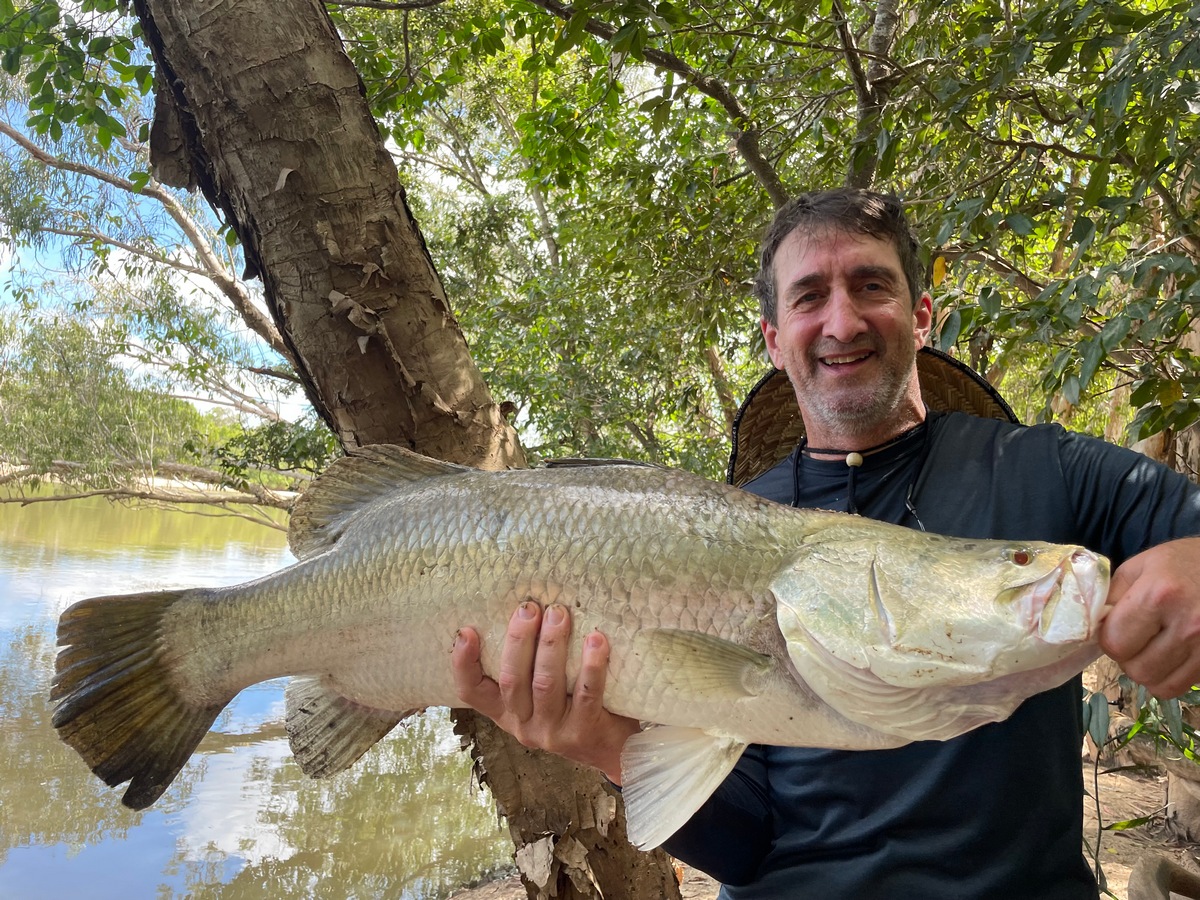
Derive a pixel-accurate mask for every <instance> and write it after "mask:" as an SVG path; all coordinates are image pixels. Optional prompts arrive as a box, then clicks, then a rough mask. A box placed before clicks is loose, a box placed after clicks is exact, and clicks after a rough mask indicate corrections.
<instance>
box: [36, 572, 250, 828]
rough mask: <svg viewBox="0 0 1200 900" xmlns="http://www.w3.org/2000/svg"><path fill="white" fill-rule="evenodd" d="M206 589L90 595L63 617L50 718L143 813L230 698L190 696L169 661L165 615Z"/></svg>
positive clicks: (127, 801)
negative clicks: (204, 701) (213, 700)
mask: <svg viewBox="0 0 1200 900" xmlns="http://www.w3.org/2000/svg"><path fill="white" fill-rule="evenodd" d="M204 593H206V592H205V591H204V590H203V589H199V590H178V591H160V592H152V593H143V594H126V595H123V596H115V597H93V598H92V599H90V600H82V601H80V602H79V603H76V604H75V605H74V606H72V607H70V608H69V609H67V611H66V612H64V613H63V614H62V617H61V618H60V619H59V623H58V643H59V646H60V647H62V649H61V650H60V651H59V654H58V658H57V659H56V660H55V666H54V667H55V674H54V681H53V686H52V687H51V691H50V699H51V700H53V701H56V706H55V709H54V716H53V719H52V722H53V724H54V727H55V728H56V729H58V735H59V737H60V738H62V739H63V740H64V741H65V742H66V743H67V744H68V745H70V746H71V748H72V749H74V750H75V751H76V752H77V753H78V754H79V755H80V756H82V757H83V759H84V761H85V762H86V763H87V764H88V766H90V767H91V770H92V771H93V772H95V773H96V775H98V776H99V777H100V778H101V779H103V781H104V782H105V783H106V784H107V785H109V787H115V786H117V785H119V784H123V783H124V782H126V781H128V782H130V784H129V787H128V788H127V789H126V791H125V795H124V796H123V797H122V798H121V802H122V803H124V804H125V805H126V806H128V807H130V808H131V809H145V808H146V807H147V806H149V805H150V804H151V803H153V802H154V801H155V800H157V799H158V798H159V797H160V796H161V795H162V793H163V791H165V790H166V789H167V787H168V786H169V785H170V784H171V782H172V781H173V780H174V779H175V776H176V775H178V774H179V770H180V769H182V768H183V765H184V763H186V762H187V760H188V757H190V756H191V755H192V752H193V751H194V750H195V749H196V745H197V744H199V743H200V739H201V738H202V737H204V735H205V734H206V733H207V732H208V729H209V728H210V727H211V726H212V723H213V721H214V720H215V719H216V718H217V715H218V714H219V713H220V712H221V710H222V709H223V708H224V707H225V705H226V704H227V703H228V702H229V700H232V699H233V698H232V696H230V697H228V698H226V699H225V700H223V701H222V702H220V703H217V704H215V705H198V704H196V703H195V701H189V700H188V699H187V698H185V697H183V696H182V695H181V694H180V693H179V691H178V690H177V688H176V687H175V684H176V682H178V680H179V679H178V677H176V676H173V673H172V671H171V668H170V666H169V664H168V661H167V657H168V653H169V652H170V650H169V648H168V647H166V646H165V644H164V642H163V640H162V623H163V617H164V615H165V613H166V611H167V610H168V609H170V608H171V607H172V606H173V605H174V604H176V603H178V602H179V601H180V600H183V599H185V598H191V597H196V596H198V595H202V594H204Z"/></svg>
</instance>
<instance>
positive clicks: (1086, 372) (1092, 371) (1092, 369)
mask: <svg viewBox="0 0 1200 900" xmlns="http://www.w3.org/2000/svg"><path fill="white" fill-rule="evenodd" d="M1083 348H1084V349H1083V363H1082V365H1081V366H1080V367H1079V383H1080V386H1081V387H1087V386H1088V385H1089V384H1091V382H1092V378H1093V377H1095V375H1096V370H1097V369H1098V368H1100V363H1101V362H1102V361H1103V360H1104V344H1103V343H1102V342H1101V341H1100V340H1098V339H1096V340H1090V341H1085V342H1084V345H1083Z"/></svg>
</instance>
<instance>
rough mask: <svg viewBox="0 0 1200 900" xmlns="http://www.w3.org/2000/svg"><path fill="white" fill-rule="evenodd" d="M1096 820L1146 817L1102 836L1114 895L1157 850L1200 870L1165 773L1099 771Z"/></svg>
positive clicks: (499, 889)
mask: <svg viewBox="0 0 1200 900" xmlns="http://www.w3.org/2000/svg"><path fill="white" fill-rule="evenodd" d="M1083 776H1084V784H1085V786H1086V787H1087V790H1088V793H1089V796H1087V797H1085V798H1084V811H1083V818H1084V834H1085V836H1086V838H1087V840H1088V841H1089V842H1090V843H1092V844H1093V845H1094V844H1095V840H1096V834H1097V830H1096V828H1097V826H1096V812H1097V811H1096V802H1095V800H1094V799H1093V796H1091V795H1092V794H1093V793H1094V792H1093V784H1094V775H1093V768H1092V764H1091V763H1088V762H1085V763H1084V766H1083ZM1098 783H1099V794H1098V796H1099V798H1100V804H1099V806H1100V819H1101V821H1102V822H1103V823H1104V824H1111V823H1114V822H1124V821H1128V820H1131V819H1137V818H1141V817H1145V816H1149V817H1151V820H1150V821H1149V822H1148V823H1146V824H1145V825H1140V826H1138V827H1136V828H1131V829H1129V830H1127V831H1105V832H1104V833H1103V836H1102V837H1101V839H1100V863H1101V867H1102V870H1103V873H1104V880H1105V882H1106V884H1107V886H1108V889H1109V891H1111V892H1112V896H1115V897H1117V898H1120V900H1125V886H1126V883H1127V882H1128V881H1129V872H1130V870H1131V869H1132V868H1133V866H1134V864H1135V863H1136V862H1137V861H1138V860H1139V859H1140V858H1141V857H1142V856H1143V855H1145V854H1147V853H1160V854H1163V855H1165V856H1168V857H1169V858H1171V859H1173V860H1175V861H1176V862H1178V863H1179V864H1181V865H1183V866H1185V867H1187V868H1189V869H1191V870H1193V871H1197V872H1200V862H1198V860H1200V844H1180V843H1178V842H1176V841H1174V840H1173V839H1172V838H1171V837H1170V835H1168V834H1167V831H1166V828H1165V827H1164V824H1163V820H1162V817H1161V815H1159V814H1160V813H1161V811H1162V809H1163V807H1164V806H1165V805H1166V802H1167V778H1166V776H1165V775H1161V776H1157V775H1140V774H1133V773H1129V772H1115V773H1110V774H1106V775H1100V776H1099V779H1098ZM681 887H682V893H683V898H684V900H712V898H714V897H716V896H717V884H716V882H714V881H713V880H712V879H711V878H709V877H707V876H706V875H704V874H702V873H700V872H697V871H696V870H694V869H685V870H684V876H683V883H682V885H681ZM525 896H526V895H525V890H524V888H522V886H521V881H520V879H519V878H518V877H517V876H515V875H514V876H512V877H510V878H505V879H503V880H501V881H495V882H492V883H491V884H485V885H482V886H481V887H477V888H472V889H471V890H466V891H461V892H459V893H456V894H454V895H453V900H525Z"/></svg>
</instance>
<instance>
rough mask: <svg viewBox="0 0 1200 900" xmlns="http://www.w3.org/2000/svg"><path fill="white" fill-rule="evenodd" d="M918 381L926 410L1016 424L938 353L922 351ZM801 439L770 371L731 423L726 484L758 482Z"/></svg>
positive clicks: (780, 376) (985, 388)
mask: <svg viewBox="0 0 1200 900" xmlns="http://www.w3.org/2000/svg"><path fill="white" fill-rule="evenodd" d="M917 378H918V379H919V380H920V382H921V397H922V398H923V399H924V400H925V405H926V406H928V407H929V408H930V409H934V410H938V411H939V412H964V413H969V414H970V415H973V416H981V417H983V418H985V419H1002V420H1005V421H1009V422H1018V421H1019V420H1018V419H1017V416H1016V413H1014V412H1013V411H1012V407H1010V406H1009V405H1008V404H1007V403H1006V402H1005V401H1004V398H1003V397H1001V396H1000V393H999V391H997V390H996V389H995V388H994V387H992V385H991V384H990V383H989V382H988V381H987V379H985V378H984V377H983V376H982V375H980V374H979V373H978V372H976V371H975V370H974V369H972V368H971V367H970V366H968V365H966V364H965V363H962V362H959V361H958V360H957V359H955V358H954V357H953V356H950V355H948V354H946V353H943V352H942V351H941V350H935V349H933V348H932V347H922V348H921V350H920V352H919V353H917ZM803 436H804V420H803V419H802V418H801V417H800V409H799V407H797V406H796V392H795V390H794V389H793V388H792V382H791V381H790V380H789V379H788V377H787V373H785V372H784V371H782V370H781V369H772V370H771V371H770V372H768V373H767V374H766V375H764V376H763V377H762V378H761V379H760V380H759V382H758V384H756V385H755V386H754V387H753V388H751V389H750V393H749V394H747V395H746V399H745V401H743V403H742V405H741V408H740V409H739V410H738V413H737V416H736V417H735V418H734V420H733V450H732V452H731V453H730V455H729V469H728V472H727V473H726V479H725V480H726V481H728V482H729V483H730V484H732V485H737V486H739V487H740V486H741V485H743V484H745V483H746V482H748V481H751V480H753V479H755V478H757V477H758V476H759V475H761V474H763V473H764V472H766V471H767V470H768V469H770V468H771V467H772V466H773V465H775V464H776V463H777V462H779V461H780V460H781V459H783V458H784V457H786V456H787V455H788V454H789V453H791V452H792V448H793V447H795V446H796V444H797V443H798V442H799V441H800V438H802V437H803Z"/></svg>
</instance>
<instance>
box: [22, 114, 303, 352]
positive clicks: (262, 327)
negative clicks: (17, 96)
mask: <svg viewBox="0 0 1200 900" xmlns="http://www.w3.org/2000/svg"><path fill="white" fill-rule="evenodd" d="M0 134H3V135H4V136H5V137H7V138H8V139H9V140H11V141H12V142H13V143H15V144H16V145H17V146H18V147H20V148H21V149H22V150H24V151H25V152H26V153H28V154H29V155H30V156H31V157H33V158H34V159H35V160H37V161H38V162H40V163H42V165H45V166H49V167H50V168H52V169H57V170H59V171H62V172H71V173H73V174H76V175H82V176H84V177H85V178H91V179H94V180H96V181H99V182H101V183H103V184H107V185H109V186H111V187H115V188H117V189H118V190H121V191H124V192H125V193H128V194H136V195H140V196H145V197H151V198H153V199H154V200H157V201H158V202H159V203H160V204H161V205H162V207H163V208H164V209H165V210H166V212H167V215H169V216H170V217H171V219H172V220H173V221H174V222H175V224H176V225H178V226H179V229H180V230H181V231H182V232H183V233H184V235H185V236H186V237H187V239H188V241H189V242H190V243H191V245H192V247H193V249H194V250H195V251H196V254H197V256H198V257H199V258H200V261H201V263H203V264H204V266H205V269H204V273H203V274H204V277H206V278H208V279H209V280H210V281H211V282H212V283H213V284H214V285H215V286H216V287H217V289H218V290H219V291H220V292H221V293H222V294H223V295H224V296H225V297H226V299H228V300H229V302H230V303H231V304H232V305H233V308H234V310H236V312H237V314H238V315H239V316H240V317H241V319H242V321H244V322H245V323H246V325H247V327H249V328H250V330H251V331H253V332H254V333H255V334H257V335H258V336H259V337H261V338H262V339H263V340H264V341H266V342H267V344H269V345H270V347H271V349H272V350H274V351H275V352H276V353H278V354H279V355H280V356H282V357H283V358H284V359H286V360H288V361H289V362H290V363H292V364H293V365H295V363H296V360H295V359H294V358H293V356H292V353H291V350H290V349H289V348H288V347H287V345H286V344H285V343H284V341H283V338H282V337H281V336H280V334H279V331H278V330H277V329H276V328H275V325H274V323H273V322H272V321H271V320H270V319H269V318H268V317H267V316H266V315H264V314H263V313H261V312H260V311H259V310H258V309H257V308H255V306H254V304H253V303H252V302H251V300H250V295H249V293H248V292H247V291H246V290H245V288H244V287H243V286H242V285H241V284H240V283H239V282H238V281H237V279H235V278H234V277H232V276H231V275H230V274H229V273H228V271H227V270H226V269H225V267H224V266H223V265H222V263H221V261H220V260H219V259H218V258H217V256H216V254H215V253H213V250H212V246H211V244H210V243H209V242H208V240H207V238H206V237H205V235H204V233H203V232H202V231H201V229H200V227H199V226H198V225H197V224H196V222H195V221H194V220H193V219H192V217H191V216H190V215H189V214H188V212H187V210H186V209H184V207H183V204H181V203H180V202H179V200H178V198H177V197H175V195H174V194H172V193H171V192H170V191H168V190H166V189H165V188H164V187H163V186H162V185H161V184H159V183H158V182H157V181H155V180H154V179H150V181H149V182H148V183H147V184H146V185H145V187H141V188H139V187H138V186H137V185H135V184H134V183H133V182H132V181H129V180H128V179H125V178H121V177H119V176H117V175H114V174H113V173H111V172H106V171H104V170H103V169H100V168H97V167H95V166H89V165H85V164H83V163H78V162H74V161H72V160H67V159H63V158H62V157H59V156H55V155H54V154H53V153H50V152H49V151H47V150H46V149H44V148H43V147H40V146H39V145H37V144H36V143H34V142H33V141H31V140H30V139H29V138H27V137H26V136H25V135H23V134H22V133H21V132H19V131H17V130H16V129H15V128H13V127H12V126H11V125H9V124H8V123H7V122H3V121H0Z"/></svg>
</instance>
